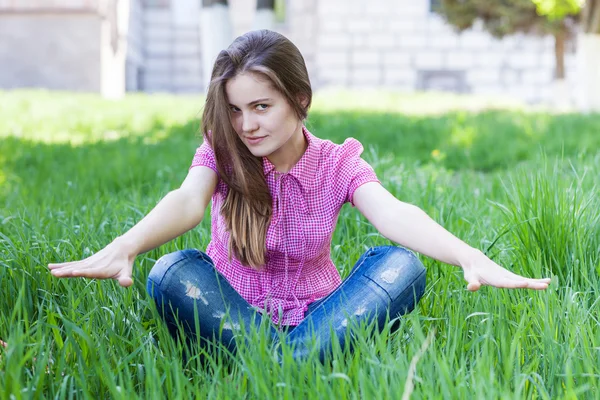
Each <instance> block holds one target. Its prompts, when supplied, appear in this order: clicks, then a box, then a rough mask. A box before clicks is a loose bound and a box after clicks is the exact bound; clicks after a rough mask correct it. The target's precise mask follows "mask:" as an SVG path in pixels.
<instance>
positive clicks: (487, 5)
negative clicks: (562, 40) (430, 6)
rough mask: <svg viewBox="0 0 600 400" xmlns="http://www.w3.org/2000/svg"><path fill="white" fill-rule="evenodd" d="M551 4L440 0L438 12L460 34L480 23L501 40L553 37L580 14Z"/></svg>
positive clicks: (528, 0) (527, 0) (526, 0)
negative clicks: (513, 36) (529, 35)
mask: <svg viewBox="0 0 600 400" xmlns="http://www.w3.org/2000/svg"><path fill="white" fill-rule="evenodd" d="M566 1H567V0H566ZM574 1H575V0H573V2H574ZM567 2H568V3H571V1H567ZM548 3H552V4H547V3H546V0H538V3H537V4H539V6H538V5H537V4H536V3H534V2H533V1H532V0H502V1H486V0H441V7H440V8H439V13H440V14H441V15H442V16H443V17H444V19H445V20H446V21H448V22H449V23H450V24H451V25H453V26H454V27H456V28H457V29H458V30H459V31H463V30H465V29H469V28H471V27H472V26H473V24H474V23H475V21H477V20H480V21H481V22H482V23H483V26H484V27H485V29H486V30H487V31H488V32H489V33H490V34H492V35H493V36H495V37H497V38H501V37H504V36H506V35H511V34H514V33H519V32H523V33H534V34H542V35H543V34H548V33H550V34H554V33H556V32H559V31H563V30H564V29H565V24H564V20H565V18H567V17H569V18H575V17H576V16H577V14H578V12H579V9H575V11H576V12H572V13H570V12H569V13H564V12H566V11H567V10H570V8H567V7H566V6H564V7H563V6H562V4H563V3H564V2H558V3H556V2H554V1H548ZM559 3H560V4H559ZM538 8H539V10H540V11H538ZM543 11H548V12H543ZM563 13H564V14H563Z"/></svg>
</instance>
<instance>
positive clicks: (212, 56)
mask: <svg viewBox="0 0 600 400" xmlns="http://www.w3.org/2000/svg"><path fill="white" fill-rule="evenodd" d="M200 14H201V21H200V29H201V39H202V76H203V80H204V88H205V90H206V89H208V84H209V83H210V78H211V74H212V68H213V64H214V62H215V60H216V58H217V55H218V54H219V52H220V51H221V50H224V49H226V48H227V47H228V46H229V45H230V44H231V41H232V40H233V33H232V32H233V29H232V27H231V21H230V19H229V4H228V3H227V0H202V11H201V13H200Z"/></svg>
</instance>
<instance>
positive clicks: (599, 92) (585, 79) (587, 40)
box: [577, 33, 600, 112]
mask: <svg viewBox="0 0 600 400" xmlns="http://www.w3.org/2000/svg"><path fill="white" fill-rule="evenodd" d="M577 58H578V62H579V65H578V67H579V70H580V77H581V89H582V99H581V100H582V101H581V108H582V110H583V111H592V112H600V67H599V66H600V34H589V33H580V34H579V37H578V43H577Z"/></svg>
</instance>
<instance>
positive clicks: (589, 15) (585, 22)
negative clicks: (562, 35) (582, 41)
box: [581, 0, 600, 35]
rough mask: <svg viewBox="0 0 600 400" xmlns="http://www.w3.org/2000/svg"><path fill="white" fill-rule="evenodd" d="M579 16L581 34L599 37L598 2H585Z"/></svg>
mask: <svg viewBox="0 0 600 400" xmlns="http://www.w3.org/2000/svg"><path fill="white" fill-rule="evenodd" d="M581 14H582V15H581V26H582V29H583V32H584V33H592V34H598V35H600V0H587V1H586V2H585V5H584V6H583V10H582V12H581Z"/></svg>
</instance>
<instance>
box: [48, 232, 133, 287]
mask: <svg viewBox="0 0 600 400" xmlns="http://www.w3.org/2000/svg"><path fill="white" fill-rule="evenodd" d="M134 261H135V256H132V255H131V254H130V252H129V251H128V249H127V247H126V246H125V245H123V244H122V243H121V242H118V241H116V240H115V241H113V242H112V243H110V244H109V245H108V246H106V247H105V248H103V249H102V250H100V251H99V252H97V253H95V254H93V255H91V256H89V257H88V258H86V259H83V260H79V261H70V262H65V263H59V264H48V268H49V269H50V273H51V274H52V275H54V276H56V277H57V278H73V277H84V278H96V279H111V278H112V279H116V280H118V281H119V285H121V286H123V287H128V286H131V285H132V284H133V279H132V278H131V272H132V270H133V262H134Z"/></svg>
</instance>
